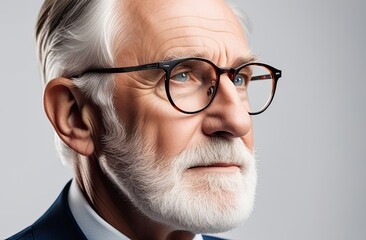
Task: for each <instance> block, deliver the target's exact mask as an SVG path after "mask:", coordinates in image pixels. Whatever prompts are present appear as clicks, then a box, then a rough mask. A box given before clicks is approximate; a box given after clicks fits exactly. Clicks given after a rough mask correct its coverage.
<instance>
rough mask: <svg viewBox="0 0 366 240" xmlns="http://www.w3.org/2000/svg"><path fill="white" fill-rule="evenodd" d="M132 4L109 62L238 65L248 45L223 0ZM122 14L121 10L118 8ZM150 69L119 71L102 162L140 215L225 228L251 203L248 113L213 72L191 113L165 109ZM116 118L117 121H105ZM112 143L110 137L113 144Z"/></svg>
mask: <svg viewBox="0 0 366 240" xmlns="http://www.w3.org/2000/svg"><path fill="white" fill-rule="evenodd" d="M141 2H142V1H133V2H132V3H131V5H130V6H129V9H127V10H128V12H129V13H126V12H123V13H122V14H127V15H128V23H127V24H129V25H128V26H129V29H128V30H127V32H128V33H129V34H128V36H127V39H126V41H125V44H124V45H123V46H120V52H119V54H118V56H117V66H134V65H141V64H146V63H153V62H157V61H162V60H165V59H167V58H172V57H173V58H182V57H190V56H200V57H203V58H206V59H208V60H210V61H212V62H213V63H215V64H216V65H218V66H221V67H237V65H238V63H237V62H238V59H240V58H243V57H244V58H245V57H247V56H248V55H249V53H250V51H249V49H248V46H247V42H246V38H245V36H244V33H243V30H242V28H241V26H240V24H239V22H238V20H237V19H236V17H235V16H234V15H233V13H232V12H231V11H230V9H229V8H228V7H227V6H226V5H225V4H224V2H223V1H221V0H218V1H212V0H203V1H195V0H184V1H143V4H141ZM123 11H125V10H123ZM164 81H165V79H164V75H163V74H162V73H161V72H159V73H158V72H157V71H143V72H133V73H128V74H118V75H116V80H115V87H116V88H115V95H114V96H115V97H114V103H115V108H116V112H117V115H118V117H119V119H120V122H121V126H120V128H121V132H122V131H125V132H126V135H124V136H119V137H120V139H118V141H116V139H115V138H113V137H111V136H107V137H106V143H107V144H105V145H106V146H107V147H106V148H108V145H109V144H108V143H110V145H113V147H111V148H110V149H107V151H105V152H109V153H113V152H114V153H116V154H113V156H111V155H108V154H107V153H105V160H104V161H102V169H104V170H105V172H106V173H107V175H108V176H109V177H110V178H111V179H112V181H113V182H114V183H115V184H116V185H117V186H118V187H119V188H120V189H121V191H122V192H123V193H124V194H126V195H128V197H129V198H130V199H131V201H132V202H133V203H134V204H135V206H136V207H138V208H139V209H140V210H141V211H142V212H143V213H144V214H146V215H148V216H149V217H150V218H152V219H156V220H157V221H160V222H163V223H166V224H170V225H172V226H174V227H176V228H180V229H184V230H191V231H197V232H216V231H225V230H228V229H230V228H233V227H235V226H236V225H237V224H238V223H239V222H240V221H242V220H243V219H245V218H246V217H247V216H248V215H249V213H250V211H251V208H252V204H253V199H254V191H255V183H256V170H255V163H254V158H253V156H252V154H251V151H252V147H253V139H252V125H251V118H250V116H249V114H248V109H246V108H245V106H244V105H243V104H241V101H240V98H239V96H238V95H237V93H236V89H235V86H234V84H233V83H232V82H231V81H230V79H229V78H228V77H227V76H226V75H222V76H221V81H220V86H219V90H218V92H217V94H216V97H215V99H214V101H213V102H212V104H211V105H210V106H209V107H208V108H207V109H205V110H204V111H202V112H200V113H197V114H184V113H181V112H179V111H177V110H176V109H174V108H173V107H172V105H171V104H170V103H169V101H168V99H167V97H166V95H165V89H164ZM111 124H116V123H111ZM112 142H113V143H112Z"/></svg>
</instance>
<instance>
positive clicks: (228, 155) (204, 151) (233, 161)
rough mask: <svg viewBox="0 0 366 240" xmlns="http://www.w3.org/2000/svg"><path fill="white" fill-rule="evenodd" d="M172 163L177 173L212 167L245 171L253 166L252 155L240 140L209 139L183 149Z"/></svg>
mask: <svg viewBox="0 0 366 240" xmlns="http://www.w3.org/2000/svg"><path fill="white" fill-rule="evenodd" d="M172 162H173V163H175V164H174V166H176V168H177V169H176V171H177V172H182V171H185V170H187V169H189V168H194V167H205V166H213V165H223V166H225V165H236V166H238V167H239V168H240V169H241V170H242V171H245V169H246V168H247V167H248V166H249V165H250V164H254V155H253V154H252V153H251V152H250V151H249V149H248V148H247V147H246V146H245V144H244V143H243V142H242V140H240V139H222V138H210V139H209V140H207V141H205V142H202V143H201V144H198V145H197V146H194V147H191V148H188V149H185V150H184V151H182V152H181V153H180V154H179V155H177V156H176V157H174V158H173V161H172Z"/></svg>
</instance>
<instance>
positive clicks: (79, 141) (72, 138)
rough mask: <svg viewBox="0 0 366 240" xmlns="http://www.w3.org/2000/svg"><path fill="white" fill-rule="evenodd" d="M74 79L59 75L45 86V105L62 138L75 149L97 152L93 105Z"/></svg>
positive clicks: (90, 153)
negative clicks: (89, 103)
mask: <svg viewBox="0 0 366 240" xmlns="http://www.w3.org/2000/svg"><path fill="white" fill-rule="evenodd" d="M82 99H83V98H82V95H81V94H80V92H79V91H78V89H77V88H76V87H75V85H74V84H73V82H72V81H71V80H70V79H66V78H56V79H53V80H52V81H50V82H49V83H48V84H47V86H46V88H45V90H44V99H43V100H44V109H45V112H46V115H47V117H48V119H49V120H50V122H51V124H52V126H53V128H54V129H55V131H56V133H57V134H58V136H59V137H60V138H61V139H62V141H63V142H64V143H65V144H66V145H68V146H69V147H70V148H71V149H73V150H74V151H75V152H77V153H79V154H82V155H84V156H90V155H92V154H93V152H94V147H95V146H94V142H93V134H96V133H95V129H96V128H95V126H94V124H93V121H92V119H93V117H92V114H93V113H92V111H91V108H90V107H89V106H88V104H87V103H86V102H85V101H83V100H82Z"/></svg>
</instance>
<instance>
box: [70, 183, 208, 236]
mask: <svg viewBox="0 0 366 240" xmlns="http://www.w3.org/2000/svg"><path fill="white" fill-rule="evenodd" d="M68 202H69V206H70V210H71V213H72V215H73V216H74V218H75V220H76V222H77V224H78V225H79V227H80V229H81V231H82V232H83V233H84V235H85V236H86V238H87V239H88V240H101V239H108V240H128V239H129V238H128V237H126V236H125V235H123V234H122V233H121V232H119V231H118V230H117V229H115V228H114V227H112V226H111V225H110V224H109V223H107V222H106V221H105V220H104V219H103V218H101V217H100V216H99V215H98V214H97V213H96V212H95V211H94V209H93V208H92V207H91V206H90V205H89V203H88V201H87V200H86V199H85V198H84V195H83V194H82V192H81V190H80V188H79V186H78V184H77V182H76V180H73V181H72V183H71V187H70V190H69V195H68ZM193 240H203V238H202V235H200V234H199V235H196V236H195V237H194V239H193Z"/></svg>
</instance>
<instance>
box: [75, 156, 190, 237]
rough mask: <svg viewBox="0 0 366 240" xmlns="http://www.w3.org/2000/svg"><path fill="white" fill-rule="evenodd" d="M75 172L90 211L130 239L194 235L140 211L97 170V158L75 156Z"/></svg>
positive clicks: (98, 167)
mask: <svg viewBox="0 0 366 240" xmlns="http://www.w3.org/2000/svg"><path fill="white" fill-rule="evenodd" d="M75 175H76V180H77V183H78V185H79V187H80V189H81V191H82V193H83V195H84V197H85V198H86V199H87V201H88V202H89V204H90V206H91V207H92V208H93V209H94V211H95V212H96V213H98V215H99V216H100V217H102V218H103V219H104V220H105V221H106V222H108V223H109V224H110V225H111V226H113V227H114V228H115V229H117V230H118V231H120V232H121V233H123V234H124V235H126V236H127V237H129V238H130V239H147V240H155V239H156V240H162V239H166V240H170V239H176V240H186V239H187V240H188V239H190V240H191V239H193V237H194V234H193V233H191V232H188V231H181V230H177V229H172V228H171V227H169V226H166V225H163V224H160V223H158V222H155V221H153V220H151V219H150V218H148V217H146V216H145V215H144V214H142V213H141V212H140V211H139V210H138V209H137V208H136V207H135V206H134V205H133V204H132V202H131V201H130V200H129V199H128V198H127V196H125V195H124V194H123V193H122V191H121V190H120V189H117V187H115V184H113V183H112V182H111V181H110V180H109V179H108V178H107V177H106V175H105V174H104V173H103V172H102V171H101V169H100V166H99V164H98V160H96V159H92V158H89V159H86V158H85V159H84V158H83V159H79V161H78V164H77V165H76V166H75Z"/></svg>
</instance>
